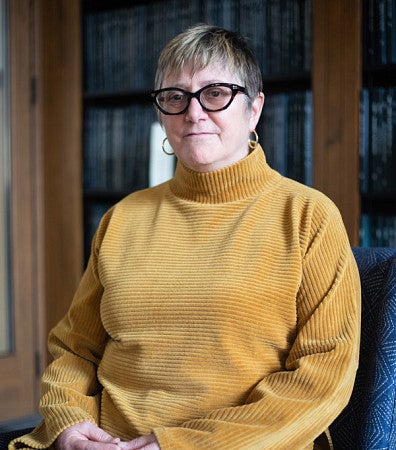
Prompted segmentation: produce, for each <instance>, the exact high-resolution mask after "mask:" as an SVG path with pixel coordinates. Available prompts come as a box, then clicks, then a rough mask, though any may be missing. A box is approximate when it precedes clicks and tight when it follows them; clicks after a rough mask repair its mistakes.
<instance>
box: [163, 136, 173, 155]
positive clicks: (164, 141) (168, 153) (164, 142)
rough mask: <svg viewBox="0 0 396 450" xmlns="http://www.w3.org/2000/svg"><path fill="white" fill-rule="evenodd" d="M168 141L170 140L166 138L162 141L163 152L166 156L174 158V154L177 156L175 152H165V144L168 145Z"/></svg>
mask: <svg viewBox="0 0 396 450" xmlns="http://www.w3.org/2000/svg"><path fill="white" fill-rule="evenodd" d="M167 140H168V138H167V137H166V138H164V140H163V141H162V151H163V152H164V153H165V155H168V156H173V155H174V154H175V152H167V151H166V150H165V144H166V141H167Z"/></svg>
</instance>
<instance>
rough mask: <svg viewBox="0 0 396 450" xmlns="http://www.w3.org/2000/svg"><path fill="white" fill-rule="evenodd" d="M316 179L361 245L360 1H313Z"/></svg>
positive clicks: (314, 179)
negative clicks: (338, 209)
mask: <svg viewBox="0 0 396 450" xmlns="http://www.w3.org/2000/svg"><path fill="white" fill-rule="evenodd" d="M313 15H314V21H313V24H314V25H313V72H312V85H313V107H314V127H313V128H314V155H313V159H314V174H313V183H314V186H315V187H316V188H318V189H319V190H321V191H322V192H324V193H326V194H327V195H328V196H329V197H330V198H331V199H332V200H333V201H334V202H335V203H336V205H337V206H338V207H339V208H340V210H341V214H342V216H343V218H344V222H345V225H346V228H347V230H348V234H349V237H350V240H351V243H352V244H353V245H358V242H359V241H358V239H359V217H360V197H359V98H360V89H361V37H360V36H361V1H360V0H332V1H328V0H314V1H313Z"/></svg>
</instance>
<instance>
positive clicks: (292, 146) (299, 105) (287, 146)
mask: <svg viewBox="0 0 396 450" xmlns="http://www.w3.org/2000/svg"><path fill="white" fill-rule="evenodd" d="M258 132H259V136H260V142H262V145H263V148H264V152H265V154H266V157H267V161H268V163H269V165H270V166H271V167H272V168H274V169H275V170H278V171H279V172H280V173H281V174H282V175H285V176H288V177H289V178H293V179H294V180H296V181H299V182H301V183H304V184H306V185H311V184H312V92H311V91H303V92H292V93H288V94H286V93H284V94H269V95H267V96H266V99H265V104H264V109H263V114H262V117H261V119H260V123H259V126H258Z"/></svg>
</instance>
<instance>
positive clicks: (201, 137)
mask: <svg viewBox="0 0 396 450" xmlns="http://www.w3.org/2000/svg"><path fill="white" fill-rule="evenodd" d="M210 83H234V84H239V85H241V86H244V83H243V80H238V79H236V77H235V76H233V75H232V74H231V73H230V72H229V70H228V69H227V68H225V67H222V66H218V65H213V64H212V65H210V66H208V67H206V68H205V69H203V70H201V71H199V72H195V73H193V72H192V71H191V70H190V68H189V67H187V68H186V69H185V70H184V71H183V72H182V73H181V74H179V75H172V74H170V75H169V76H168V77H166V78H165V80H164V83H163V85H162V87H178V88H181V89H184V90H186V91H190V92H196V91H197V90H198V89H200V88H202V87H204V86H207V85H208V84H210ZM263 102H264V95H263V94H262V93H261V94H260V95H259V96H257V98H256V99H255V100H254V101H253V104H252V107H251V108H248V105H247V98H246V96H245V94H242V93H238V94H237V95H236V96H235V98H234V100H233V102H232V103H231V105H230V106H229V107H228V108H227V109H225V110H223V111H217V112H207V111H205V110H204V109H203V108H202V107H201V105H200V104H199V102H198V100H197V99H196V98H192V99H191V102H190V105H189V107H188V109H187V111H186V112H185V113H183V114H179V115H173V116H171V115H165V114H162V113H161V119H162V124H163V126H164V128H165V132H166V135H167V137H168V140H169V144H170V145H171V147H172V149H173V151H174V152H175V155H176V156H177V158H178V159H179V160H180V161H181V162H182V163H183V164H184V165H185V166H186V167H188V168H190V169H192V170H195V171H197V172H210V171H213V170H218V169H221V168H223V167H226V166H229V165H230V164H233V163H235V162H237V161H239V160H241V159H242V158H244V157H245V156H247V155H248V153H249V147H248V139H249V135H250V131H251V130H254V129H255V127H256V124H257V122H258V119H259V117H260V114H261V109H262V107H263Z"/></svg>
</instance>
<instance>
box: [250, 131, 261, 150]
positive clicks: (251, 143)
mask: <svg viewBox="0 0 396 450" xmlns="http://www.w3.org/2000/svg"><path fill="white" fill-rule="evenodd" d="M250 133H253V134H254V137H255V140H254V141H252V140H251V139H249V141H248V142H249V148H250V149H251V150H254V149H255V148H256V147H257V145H258V141H259V137H258V134H257V131H256V130H252V131H251V132H250Z"/></svg>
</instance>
